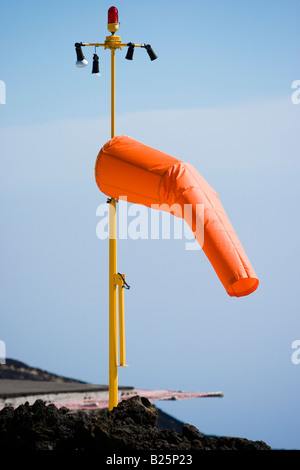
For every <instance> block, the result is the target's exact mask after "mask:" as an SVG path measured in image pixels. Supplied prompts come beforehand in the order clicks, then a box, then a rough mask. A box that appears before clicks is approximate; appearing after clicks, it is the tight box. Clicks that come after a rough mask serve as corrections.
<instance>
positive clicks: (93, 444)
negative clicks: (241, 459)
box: [0, 396, 271, 452]
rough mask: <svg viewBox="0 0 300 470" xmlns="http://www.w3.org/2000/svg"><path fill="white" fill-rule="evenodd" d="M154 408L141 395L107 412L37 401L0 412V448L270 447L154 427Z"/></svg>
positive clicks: (192, 428)
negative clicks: (78, 409) (77, 409)
mask: <svg viewBox="0 0 300 470" xmlns="http://www.w3.org/2000/svg"><path fill="white" fill-rule="evenodd" d="M157 420H158V410H157V408H155V406H153V405H152V404H151V403H150V402H149V400H148V399H147V398H144V397H140V396H134V397H132V398H130V399H128V400H123V401H121V402H120V403H119V404H118V406H117V407H116V408H114V409H113V410H112V411H111V412H109V411H108V410H99V411H97V412H94V413H92V414H89V413H86V412H84V411H77V412H71V411H69V410H68V409H67V408H64V407H63V408H57V407H56V406H54V405H46V403H45V402H43V401H42V400H37V401H36V402H35V403H34V404H33V405H29V404H28V402H27V403H25V404H24V405H20V406H19V407H18V408H16V409H13V408H12V407H9V406H7V407H5V408H3V409H2V410H1V411H0V449H1V450H67V451H69V450H88V451H89V450H96V451H104V452H110V451H114V452H122V451H125V452H129V451H152V450H154V451H155V450H156V451H157V450H160V451H168V452H174V451H196V450H271V448H270V447H269V446H268V445H267V444H265V443H264V442H258V441H256V442H253V441H249V440H247V439H241V438H235V437H215V436H206V435H203V434H201V433H200V432H199V431H198V429H197V428H195V426H192V425H190V424H184V426H183V427H182V433H181V434H179V433H177V432H176V431H175V430H173V429H165V430H161V429H158V427H157Z"/></svg>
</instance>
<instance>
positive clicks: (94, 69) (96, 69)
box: [92, 53, 100, 76]
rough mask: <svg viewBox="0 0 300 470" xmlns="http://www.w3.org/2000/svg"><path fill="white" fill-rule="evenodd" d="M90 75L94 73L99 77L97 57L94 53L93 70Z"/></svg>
mask: <svg viewBox="0 0 300 470" xmlns="http://www.w3.org/2000/svg"><path fill="white" fill-rule="evenodd" d="M92 73H95V74H96V75H98V76H100V72H99V56H98V55H97V54H96V53H95V54H94V56H93V69H92Z"/></svg>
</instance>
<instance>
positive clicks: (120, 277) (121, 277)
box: [114, 273, 130, 367]
mask: <svg viewBox="0 0 300 470" xmlns="http://www.w3.org/2000/svg"><path fill="white" fill-rule="evenodd" d="M114 283H115V286H117V287H118V297H119V299H118V300H119V347H120V364H119V365H118V367H128V365H127V364H126V360H125V315H124V290H123V288H125V289H129V287H130V286H128V284H127V282H126V281H125V274H120V273H118V274H115V275H114ZM126 286H127V287H126Z"/></svg>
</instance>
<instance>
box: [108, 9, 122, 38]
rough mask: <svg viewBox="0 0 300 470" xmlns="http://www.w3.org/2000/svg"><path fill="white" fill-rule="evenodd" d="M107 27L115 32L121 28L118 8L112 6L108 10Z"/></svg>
mask: <svg viewBox="0 0 300 470" xmlns="http://www.w3.org/2000/svg"><path fill="white" fill-rule="evenodd" d="M107 29H108V31H110V32H111V33H113V34H114V33H115V32H116V31H118V29H119V18H118V9H117V8H116V7H110V8H109V10H108V21H107Z"/></svg>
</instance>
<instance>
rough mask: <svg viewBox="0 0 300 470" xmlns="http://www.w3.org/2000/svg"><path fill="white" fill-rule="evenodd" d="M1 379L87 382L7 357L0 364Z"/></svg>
mask: <svg viewBox="0 0 300 470" xmlns="http://www.w3.org/2000/svg"><path fill="white" fill-rule="evenodd" d="M0 379H9V380H35V381H42V382H59V383H82V384H84V383H86V382H83V381H82V380H76V379H71V378H68V377H62V376H60V375H57V374H52V373H50V372H47V371H45V370H43V369H38V368H36V367H30V366H28V365H27V364H24V362H21V361H16V360H15V359H6V363H5V364H1V365H0Z"/></svg>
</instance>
